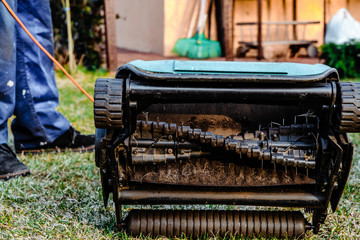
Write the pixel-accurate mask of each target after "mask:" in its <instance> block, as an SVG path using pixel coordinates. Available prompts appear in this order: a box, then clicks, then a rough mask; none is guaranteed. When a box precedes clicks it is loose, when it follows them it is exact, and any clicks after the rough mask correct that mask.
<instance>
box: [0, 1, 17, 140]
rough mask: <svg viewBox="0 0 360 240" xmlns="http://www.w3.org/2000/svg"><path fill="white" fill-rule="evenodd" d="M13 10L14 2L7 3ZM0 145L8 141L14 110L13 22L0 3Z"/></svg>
mask: <svg viewBox="0 0 360 240" xmlns="http://www.w3.org/2000/svg"><path fill="white" fill-rule="evenodd" d="M8 3H9V5H10V6H11V7H12V9H14V6H15V4H14V0H11V1H8ZM0 36H1V41H0V144H6V143H7V141H8V129H7V123H8V119H9V118H10V117H11V116H12V115H13V113H14V108H15V86H16V85H15V84H16V79H15V76H16V75H15V71H16V70H15V69H16V68H15V66H16V63H15V61H16V56H15V48H16V44H15V21H14V19H13V18H12V17H11V15H10V14H9V13H8V11H7V10H6V8H5V7H4V5H3V4H2V3H0Z"/></svg>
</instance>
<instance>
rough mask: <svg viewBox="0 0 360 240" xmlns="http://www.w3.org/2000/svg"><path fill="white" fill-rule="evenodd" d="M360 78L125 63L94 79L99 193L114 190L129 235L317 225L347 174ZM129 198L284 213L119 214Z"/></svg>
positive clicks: (294, 231) (280, 230) (297, 67)
mask: <svg viewBox="0 0 360 240" xmlns="http://www.w3.org/2000/svg"><path fill="white" fill-rule="evenodd" d="M359 87H360V84H359V83H345V82H339V77H338V74H337V71H336V70H335V69H333V68H329V67H327V66H325V65H321V64H316V65H306V64H295V63H248V62H247V63H240V62H210V61H176V60H175V61H174V60H164V61H133V62H130V63H128V64H126V65H124V66H122V67H120V68H119V69H118V71H117V73H116V77H115V79H98V80H97V81H96V85H95V103H94V113H95V116H94V118H95V126H96V128H97V132H96V135H97V140H96V164H97V166H98V167H99V168H100V172H101V182H102V189H103V197H104V202H105V204H106V203H107V201H108V198H109V194H111V193H112V195H113V199H114V202H115V209H116V216H117V222H118V227H119V228H122V229H127V231H129V232H130V233H132V234H133V236H135V235H139V234H140V233H142V234H144V235H151V236H159V235H163V236H180V235H181V234H185V235H187V236H193V237H196V236H201V235H204V234H211V235H212V234H215V235H216V234H219V235H220V236H221V235H225V234H228V235H242V236H254V235H256V236H260V235H261V236H277V237H284V236H288V237H297V236H301V235H302V234H304V232H305V231H306V230H313V231H314V232H318V231H319V227H320V224H322V223H324V220H325V218H326V216H327V212H328V211H327V209H328V206H329V205H331V208H332V210H335V209H336V207H337V205H338V203H339V200H340V198H341V195H342V192H343V190H344V187H345V184H346V181H347V178H348V175H349V171H350V167H351V162H352V154H353V145H352V143H350V142H349V141H348V138H347V135H346V133H347V132H359V131H360V121H359V115H360V111H359V106H360V103H359V100H360V97H359V95H358V89H359ZM123 204H138V205H172V204H226V205H252V206H274V207H278V208H276V209H278V210H272V211H237V210H236V211H235V210H228V211H217V210H132V211H130V212H129V214H128V216H127V217H126V219H122V216H121V205H123ZM282 207H290V208H289V209H290V210H291V211H289V210H287V211H283V208H282ZM292 209H294V210H292ZM301 210H302V211H301ZM304 210H305V211H308V212H309V213H310V215H311V218H309V217H308V218H309V219H308V218H305V217H304V215H303V213H302V212H304Z"/></svg>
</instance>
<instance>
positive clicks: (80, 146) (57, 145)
mask: <svg viewBox="0 0 360 240" xmlns="http://www.w3.org/2000/svg"><path fill="white" fill-rule="evenodd" d="M94 148H95V135H82V134H80V132H79V131H77V130H75V129H74V128H73V127H71V126H70V128H69V130H67V131H66V132H65V133H64V134H63V135H61V136H60V137H58V138H57V139H55V141H54V142H52V143H49V144H45V145H42V146H39V147H36V148H21V147H20V148H18V149H16V152H17V153H41V152H54V151H65V150H66V149H68V150H71V151H74V152H82V151H84V152H85V151H86V152H87V151H92V150H93V149H94Z"/></svg>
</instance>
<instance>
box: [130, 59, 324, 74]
mask: <svg viewBox="0 0 360 240" xmlns="http://www.w3.org/2000/svg"><path fill="white" fill-rule="evenodd" d="M128 64H129V65H132V66H134V67H136V68H137V69H139V70H141V71H145V72H153V73H166V74H246V75H249V74H251V75H280V76H311V75H319V74H322V73H324V72H325V71H327V70H329V69H330V67H328V66H326V65H323V64H315V65H311V64H301V63H270V62H225V61H224V62H220V61H178V60H160V61H142V60H135V61H132V62H129V63H128Z"/></svg>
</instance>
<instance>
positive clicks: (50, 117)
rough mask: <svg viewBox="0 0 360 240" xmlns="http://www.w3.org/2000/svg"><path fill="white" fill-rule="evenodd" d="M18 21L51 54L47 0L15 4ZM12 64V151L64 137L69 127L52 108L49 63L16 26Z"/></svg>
mask: <svg viewBox="0 0 360 240" xmlns="http://www.w3.org/2000/svg"><path fill="white" fill-rule="evenodd" d="M17 14H18V17H19V18H20V19H21V20H22V21H23V22H24V24H25V25H26V27H27V28H28V29H29V31H30V32H31V33H32V34H33V35H34V36H35V38H36V39H37V40H38V41H39V42H40V43H41V44H42V45H43V46H44V47H45V48H46V49H47V51H49V52H50V53H51V54H52V53H53V32H52V20H51V11H50V4H49V0H19V4H18V5H17ZM16 34H17V41H16V44H17V56H16V57H17V64H16V82H17V85H16V107H15V115H16V118H15V120H14V122H13V124H12V131H13V133H14V137H15V147H16V149H23V148H36V147H39V146H43V145H46V144H48V143H51V142H53V141H54V140H55V139H56V138H58V137H59V136H61V135H62V134H64V133H65V132H66V131H67V130H68V129H69V128H70V123H69V122H68V121H67V119H66V118H65V117H64V116H63V115H62V114H61V113H59V112H58V111H56V108H57V106H58V102H59V94H58V90H57V86H56V82H55V75H54V67H53V63H52V61H51V60H50V59H49V58H48V57H47V56H46V55H45V54H44V53H43V52H42V51H41V50H40V49H39V47H37V46H36V45H35V43H34V42H33V41H32V40H31V39H30V38H29V36H27V35H26V33H25V31H24V30H23V29H21V27H20V26H19V25H16Z"/></svg>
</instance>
